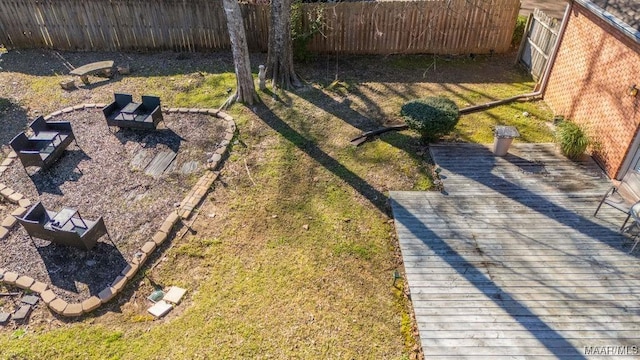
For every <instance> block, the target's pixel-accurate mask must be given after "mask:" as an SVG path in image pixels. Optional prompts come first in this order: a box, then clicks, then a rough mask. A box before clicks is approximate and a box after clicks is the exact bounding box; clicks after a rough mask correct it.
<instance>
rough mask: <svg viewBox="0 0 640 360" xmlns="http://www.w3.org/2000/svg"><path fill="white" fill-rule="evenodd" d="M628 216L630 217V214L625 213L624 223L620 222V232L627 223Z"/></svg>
mask: <svg viewBox="0 0 640 360" xmlns="http://www.w3.org/2000/svg"><path fill="white" fill-rule="evenodd" d="M630 217H631V214H627V218H626V219H625V220H624V223H622V226H621V227H620V232H623V230H624V227H625V226H626V225H627V222H628V221H629V218H630Z"/></svg>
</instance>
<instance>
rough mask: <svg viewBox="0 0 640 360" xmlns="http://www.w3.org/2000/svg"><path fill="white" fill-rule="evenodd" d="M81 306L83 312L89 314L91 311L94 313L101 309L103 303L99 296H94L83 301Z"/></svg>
mask: <svg viewBox="0 0 640 360" xmlns="http://www.w3.org/2000/svg"><path fill="white" fill-rule="evenodd" d="M81 305H82V311H83V312H85V313H88V312H90V311H93V310H95V309H97V308H99V307H100V305H102V302H101V301H100V299H99V298H98V297H97V296H92V297H90V298H88V299H86V300H85V301H83V302H82V304H81Z"/></svg>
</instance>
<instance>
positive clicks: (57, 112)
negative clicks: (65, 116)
mask: <svg viewBox="0 0 640 360" xmlns="http://www.w3.org/2000/svg"><path fill="white" fill-rule="evenodd" d="M60 114H62V111H60V110H58V111H54V112H52V113H51V116H52V117H53V116H58V115H60Z"/></svg>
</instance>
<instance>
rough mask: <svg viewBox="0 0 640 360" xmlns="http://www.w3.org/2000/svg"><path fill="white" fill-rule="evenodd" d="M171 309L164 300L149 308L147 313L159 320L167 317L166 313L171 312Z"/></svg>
mask: <svg viewBox="0 0 640 360" xmlns="http://www.w3.org/2000/svg"><path fill="white" fill-rule="evenodd" d="M171 309H173V306H172V305H171V304H169V303H167V302H166V301H164V300H160V301H158V302H157V303H155V304H154V305H153V306H152V307H150V308H149V309H148V310H147V311H149V312H150V313H151V315H153V316H155V317H156V318H161V317H163V316H165V315H167V313H168V312H169V311H171Z"/></svg>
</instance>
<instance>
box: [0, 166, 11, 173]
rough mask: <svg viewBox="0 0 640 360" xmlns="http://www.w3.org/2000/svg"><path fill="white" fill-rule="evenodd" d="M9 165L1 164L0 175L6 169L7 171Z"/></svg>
mask: <svg viewBox="0 0 640 360" xmlns="http://www.w3.org/2000/svg"><path fill="white" fill-rule="evenodd" d="M8 168H9V167H8V166H0V175H2V174H3V173H4V172H5V171H7V169H8Z"/></svg>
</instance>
